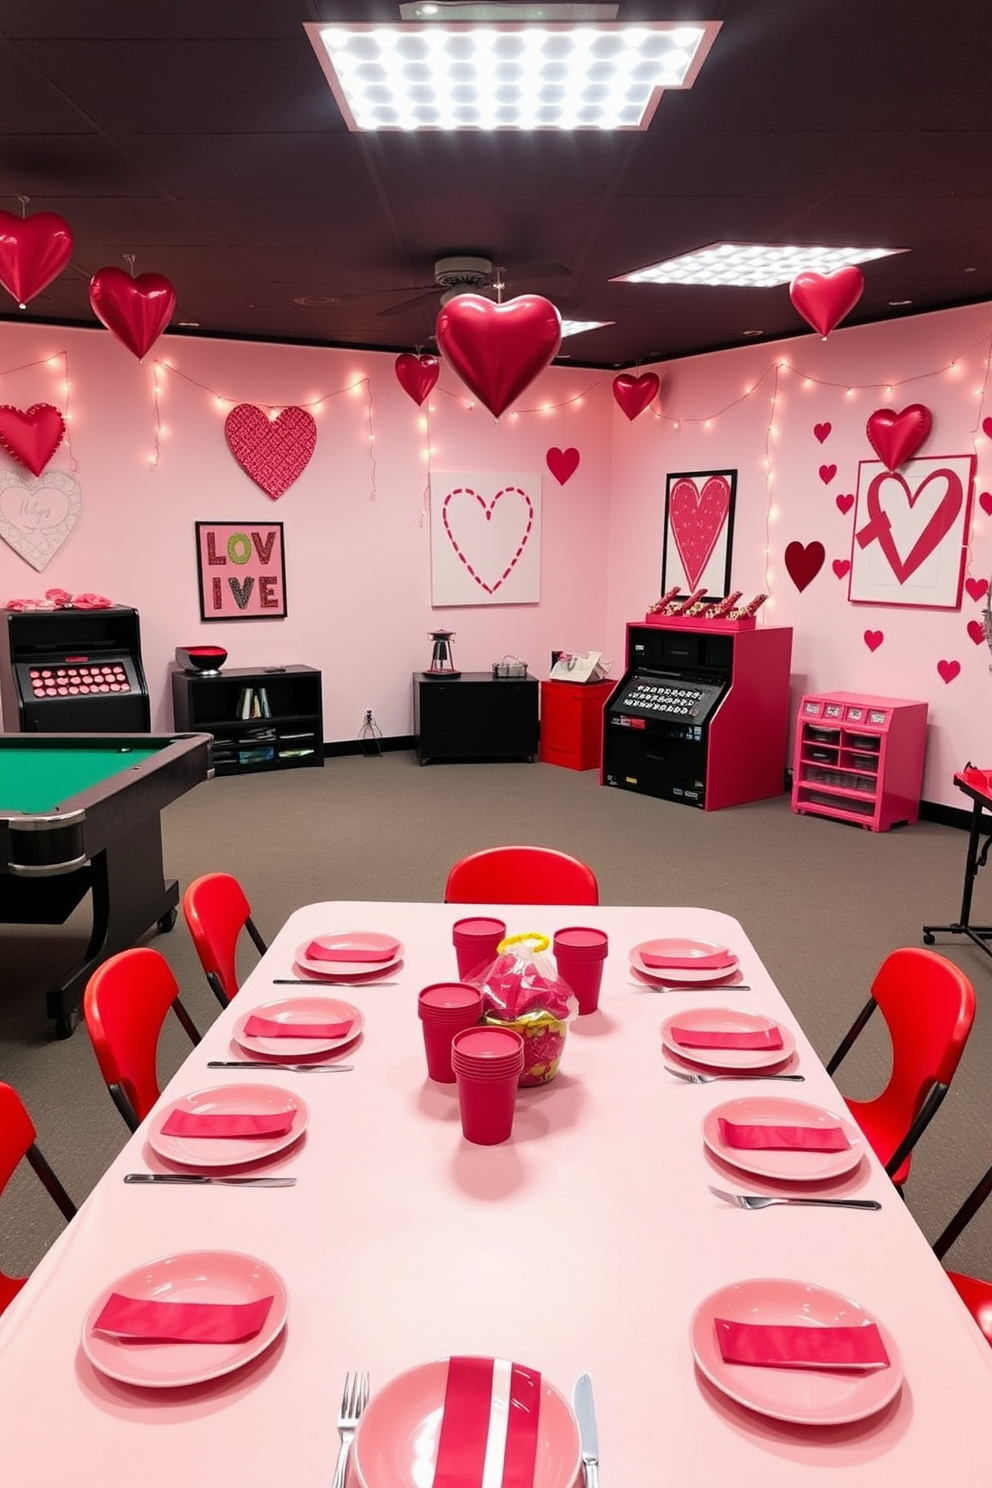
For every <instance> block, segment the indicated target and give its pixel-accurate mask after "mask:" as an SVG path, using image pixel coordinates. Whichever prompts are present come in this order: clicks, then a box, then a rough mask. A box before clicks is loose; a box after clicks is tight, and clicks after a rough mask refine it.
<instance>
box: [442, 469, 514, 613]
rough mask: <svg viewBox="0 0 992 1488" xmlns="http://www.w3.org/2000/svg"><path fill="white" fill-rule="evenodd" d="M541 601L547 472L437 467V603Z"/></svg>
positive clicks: (496, 603) (466, 603)
mask: <svg viewBox="0 0 992 1488" xmlns="http://www.w3.org/2000/svg"><path fill="white" fill-rule="evenodd" d="M540 598H541V477H540V475H539V474H537V473H536V472H535V471H510V472H506V471H495V472H494V471H478V470H476V471H459V472H450V471H444V472H438V471H434V472H433V473H432V475H431V604H433V605H435V606H440V605H501V604H537V603H538V602H539V600H540Z"/></svg>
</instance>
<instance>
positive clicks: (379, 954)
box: [307, 940, 399, 963]
mask: <svg viewBox="0 0 992 1488" xmlns="http://www.w3.org/2000/svg"><path fill="white" fill-rule="evenodd" d="M398 948H399V947H398V944H397V943H396V942H394V943H393V945H392V946H391V947H390V948H388V949H384V948H383V947H381V946H367V945H366V946H362V945H350V946H348V945H336V946H329V945H323V944H322V943H321V942H320V941H319V940H312V941H311V942H310V944H309V945H308V946H307V956H308V957H309V958H310V960H311V961H369V962H372V963H378V962H381V961H391V960H392V959H393V957H394V956H395V954H396V951H397V950H398Z"/></svg>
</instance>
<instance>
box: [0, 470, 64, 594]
mask: <svg viewBox="0 0 992 1488" xmlns="http://www.w3.org/2000/svg"><path fill="white" fill-rule="evenodd" d="M81 506H82V492H81V491H80V489H79V486H78V484H77V482H76V481H75V480H74V479H73V477H72V476H71V475H70V474H69V473H68V471H65V470H50V471H49V472H48V474H47V475H43V476H42V477H41V479H40V480H39V479H36V478H35V477H34V476H29V475H21V474H20V472H19V471H17V470H0V537H2V538H3V540H4V542H5V543H7V544H8V545H9V546H10V547H12V548H13V550H14V552H15V553H17V554H18V555H19V556H20V557H21V558H23V559H24V561H25V563H30V565H31V567H32V568H33V569H35V570H36V572H38V573H41V570H42V569H43V568H44V567H45V566H46V565H47V564H49V563H51V561H52V559H53V558H54V557H55V554H56V553H57V552H58V550H59V548H61V546H62V544H63V543H64V542H65V540H66V538H67V537H68V536H69V533H70V532H71V531H72V529H73V527H74V526H75V525H76V521H77V519H78V517H79V512H80V509H81Z"/></svg>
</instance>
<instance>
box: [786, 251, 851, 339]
mask: <svg viewBox="0 0 992 1488" xmlns="http://www.w3.org/2000/svg"><path fill="white" fill-rule="evenodd" d="M864 287H865V276H864V275H863V274H862V272H861V270H860V269H858V268H855V266H854V265H853V264H848V265H847V267H846V268H843V269H834V271H833V273H832V274H814V273H813V272H812V270H810V271H808V272H807V273H804V274H797V275H796V277H795V279H793V281H792V283H791V284H790V285H789V298H790V299H791V301H792V303H793V305H794V306H795V308H796V309H797V310H798V311H799V314H800V315H801V316H802V318H803V320H806V321H808V322H809V324H810V325H811V326H812V327H813V329H814V331H819V333H820V335H821V336H822V337H823V339H824V341H825V340H826V339H827V337H828V336H829V335H830V332H831V331H832V330H833V328H834V326H836V325H838V324H839V323H840V322H841V321H842V320H843V319H844V316H845V315H850V313H851V311H852V310H853V309H854V307H855V305H856V304H857V303H858V301H859V300H860V298H861V295H862V292H863V290H864Z"/></svg>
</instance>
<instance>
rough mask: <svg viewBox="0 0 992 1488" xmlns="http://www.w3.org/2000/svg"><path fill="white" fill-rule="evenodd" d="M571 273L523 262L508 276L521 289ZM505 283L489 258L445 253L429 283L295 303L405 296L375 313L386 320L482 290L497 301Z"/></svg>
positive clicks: (549, 265) (553, 266) (500, 270)
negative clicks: (491, 293) (492, 292)
mask: <svg viewBox="0 0 992 1488" xmlns="http://www.w3.org/2000/svg"><path fill="white" fill-rule="evenodd" d="M571 272H572V271H571V269H568V268H566V267H565V265H564V264H561V263H525V264H518V265H516V266H515V268H514V270H513V275H512V277H513V282H514V283H516V284H519V285H521V287H522V286H523V285H525V284H530V283H533V282H537V283H540V282H541V281H542V280H544V279H561V278H568V277H569V276H570V275H571ZM507 283H508V279H507V272H506V270H505V269H504V268H501V267H498V266H497V265H496V264H495V263H494V261H493V260H492V259H491V258H487V257H485V256H484V255H482V254H474V253H459V254H448V255H446V256H444V257H442V258H438V259H436V260H435V262H434V278H433V280H432V281H431V282H430V283H423V284H403V285H398V286H397V287H396V288H395V289H388V288H383V289H372V290H365V291H362V292H359V293H357V294H343V295H328V296H327V297H326V298H325V297H321V298H320V299H319V300H316V299H314V298H311V297H309V296H307V297H302V298H301V299H300V300H298V301H297V302H296V303H298V304H307V305H316V304H319V305H341V304H345V303H347V302H348V301H352V300H369V299H378V298H380V297H381V296H383V295H395V294H401V295H405V296H407V298H405V299H403V300H400V302H399V303H398V304H394V305H389V306H388V307H387V308H386V309H384V310H379V311H377V312H376V314H377V315H378V316H381V317H383V318H388V317H390V316H393V315H403V314H405V313H406V311H408V310H410V309H411V308H412V307H413V306H414V305H419V304H421V303H423V302H426V301H427V300H430V299H433V298H435V297H437V298H438V301H439V304H440V305H444V304H446V303H447V302H448V300H449V299H451V297H452V296H453V295H456V294H469V293H474V294H484V293H486V291H489V290H495V292H496V297H497V299H502V298H503V295H504V292H505V291H506V289H507Z"/></svg>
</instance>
